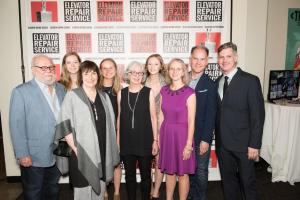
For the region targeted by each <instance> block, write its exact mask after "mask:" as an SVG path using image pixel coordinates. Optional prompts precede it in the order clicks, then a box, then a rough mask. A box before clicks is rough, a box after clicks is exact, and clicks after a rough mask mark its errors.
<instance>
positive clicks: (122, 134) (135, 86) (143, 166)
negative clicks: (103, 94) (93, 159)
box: [117, 61, 158, 200]
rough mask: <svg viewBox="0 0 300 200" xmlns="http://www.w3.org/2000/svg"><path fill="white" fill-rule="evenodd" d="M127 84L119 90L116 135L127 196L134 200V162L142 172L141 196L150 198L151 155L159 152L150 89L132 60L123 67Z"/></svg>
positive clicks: (153, 100)
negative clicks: (144, 84)
mask: <svg viewBox="0 0 300 200" xmlns="http://www.w3.org/2000/svg"><path fill="white" fill-rule="evenodd" d="M126 76H127V79H128V82H129V86H128V87H126V88H124V89H122V90H121V91H120V92H119V93H118V120H117V127H118V129H117V134H118V135H117V139H118V141H119V145H120V155H121V159H122V161H123V163H124V167H125V180H126V189H127V196H128V199H130V200H136V199H137V198H136V166H137V164H138V167H139V170H140V174H141V194H142V199H143V200H147V199H150V191H151V161H152V155H156V154H157V152H158V144H157V139H158V135H157V117H156V110H155V99H154V94H153V91H152V90H151V89H150V88H148V87H146V86H143V85H142V82H143V81H144V79H145V69H144V67H143V65H142V64H141V63H139V62H135V61H134V62H131V63H130V64H129V65H128V67H127V70H126Z"/></svg>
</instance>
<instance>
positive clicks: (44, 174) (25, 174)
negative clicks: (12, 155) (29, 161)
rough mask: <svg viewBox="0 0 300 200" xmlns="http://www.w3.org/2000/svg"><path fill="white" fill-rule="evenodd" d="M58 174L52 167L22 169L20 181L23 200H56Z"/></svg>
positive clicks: (57, 195)
mask: <svg viewBox="0 0 300 200" xmlns="http://www.w3.org/2000/svg"><path fill="white" fill-rule="evenodd" d="M59 177H60V172H59V170H58V169H57V167H56V166H55V165H54V166H52V167H33V166H31V167H22V166H21V179H22V184H23V194H24V199H25V200H58V197H59V185H58V180H59Z"/></svg>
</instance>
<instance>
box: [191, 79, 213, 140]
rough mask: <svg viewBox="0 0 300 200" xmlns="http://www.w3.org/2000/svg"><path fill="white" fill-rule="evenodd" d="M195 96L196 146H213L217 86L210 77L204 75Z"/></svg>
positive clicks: (197, 86)
mask: <svg viewBox="0 0 300 200" xmlns="http://www.w3.org/2000/svg"><path fill="white" fill-rule="evenodd" d="M195 94H196V101H197V103H196V120H195V133H194V141H195V145H196V146H199V144H200V142H201V141H205V142H207V143H209V144H211V141H212V138H213V133H214V128H215V118H216V111H217V98H218V96H217V85H216V83H215V82H214V81H213V80H211V79H210V78H209V77H208V75H206V74H203V75H202V76H201V77H200V79H199V81H198V83H197V85H196V88H195Z"/></svg>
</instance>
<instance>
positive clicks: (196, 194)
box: [188, 146, 210, 200]
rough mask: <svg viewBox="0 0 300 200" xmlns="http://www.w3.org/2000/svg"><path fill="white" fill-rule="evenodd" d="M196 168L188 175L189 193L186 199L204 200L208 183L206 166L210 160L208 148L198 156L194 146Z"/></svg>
mask: <svg viewBox="0 0 300 200" xmlns="http://www.w3.org/2000/svg"><path fill="white" fill-rule="evenodd" d="M195 148H196V161H197V168H196V172H195V174H193V175H190V191H189V195H188V199H190V200H196V199H197V200H205V199H206V190H207V182H208V164H209V158H210V147H209V148H208V150H207V152H205V154H203V155H200V152H199V146H196V147H195Z"/></svg>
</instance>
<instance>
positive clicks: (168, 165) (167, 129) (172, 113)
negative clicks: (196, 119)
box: [158, 85, 196, 175]
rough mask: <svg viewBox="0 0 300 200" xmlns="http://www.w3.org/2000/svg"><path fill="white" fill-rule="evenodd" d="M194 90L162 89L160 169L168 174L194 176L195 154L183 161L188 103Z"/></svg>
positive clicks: (185, 87)
mask: <svg viewBox="0 0 300 200" xmlns="http://www.w3.org/2000/svg"><path fill="white" fill-rule="evenodd" d="M193 93H194V90H193V89H192V88H190V87H188V86H184V87H182V88H180V89H178V90H175V91H173V90H170V87H169V86H168V85H167V86H164V87H162V89H161V91H160V94H161V96H162V104H161V106H162V112H163V115H164V121H163V122H162V124H161V128H160V154H159V165H158V166H159V168H160V169H161V171H162V172H164V173H167V174H176V175H184V174H194V173H195V168H196V161H195V152H194V151H192V154H191V157H190V158H189V159H188V160H183V155H182V154H183V149H184V147H185V145H186V142H187V136H188V110H187V106H186V102H187V99H188V97H189V96H190V95H191V94H193Z"/></svg>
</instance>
